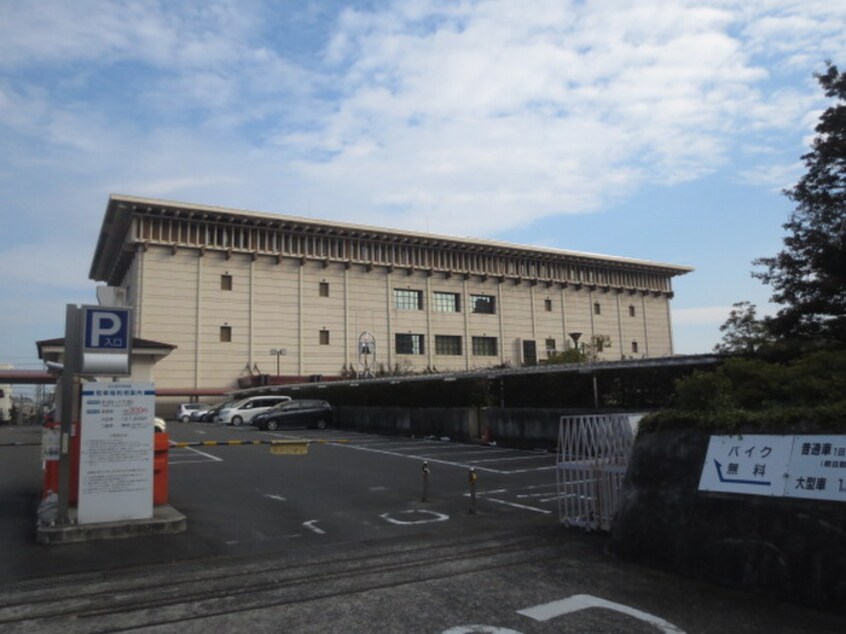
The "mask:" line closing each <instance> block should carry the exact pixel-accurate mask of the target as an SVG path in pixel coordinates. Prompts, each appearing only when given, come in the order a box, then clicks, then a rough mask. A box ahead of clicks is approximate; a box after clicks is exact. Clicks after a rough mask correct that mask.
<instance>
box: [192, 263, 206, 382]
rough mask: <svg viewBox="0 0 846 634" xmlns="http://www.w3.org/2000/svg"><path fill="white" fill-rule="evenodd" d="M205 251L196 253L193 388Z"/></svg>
mask: <svg viewBox="0 0 846 634" xmlns="http://www.w3.org/2000/svg"><path fill="white" fill-rule="evenodd" d="M204 255H205V252H204V251H202V250H201V251H200V252H199V253H198V255H197V293H196V298H195V301H194V388H199V387H200V352H201V351H200V330H201V328H200V320H201V318H202V311H201V309H200V299H201V296H202V290H203V259H204V257H203V256H204Z"/></svg>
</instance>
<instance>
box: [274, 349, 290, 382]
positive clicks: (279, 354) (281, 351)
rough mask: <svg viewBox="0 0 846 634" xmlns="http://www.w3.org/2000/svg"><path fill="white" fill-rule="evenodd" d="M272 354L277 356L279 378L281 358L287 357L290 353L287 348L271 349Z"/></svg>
mask: <svg viewBox="0 0 846 634" xmlns="http://www.w3.org/2000/svg"><path fill="white" fill-rule="evenodd" d="M270 354H272V355H276V376H279V357H283V356H285V355H286V354H288V351H287V350H286V349H285V348H271V349H270Z"/></svg>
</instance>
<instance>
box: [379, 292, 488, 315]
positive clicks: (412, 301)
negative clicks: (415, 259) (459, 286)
mask: <svg viewBox="0 0 846 634" xmlns="http://www.w3.org/2000/svg"><path fill="white" fill-rule="evenodd" d="M394 308H396V309H397V310H423V291H420V290H415V289H409V288H395V289H394ZM432 310H433V311H435V312H438V313H460V312H461V293H445V292H442V291H435V292H434V293H432ZM470 312H473V313H483V314H487V315H493V314H495V313H496V298H495V297H494V296H493V295H475V294H474V295H470Z"/></svg>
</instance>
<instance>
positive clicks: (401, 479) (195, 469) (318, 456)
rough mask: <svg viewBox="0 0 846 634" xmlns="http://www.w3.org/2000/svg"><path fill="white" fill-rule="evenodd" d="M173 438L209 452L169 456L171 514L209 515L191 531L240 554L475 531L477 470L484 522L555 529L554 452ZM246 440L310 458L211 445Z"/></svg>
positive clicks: (216, 435) (173, 432)
mask: <svg viewBox="0 0 846 634" xmlns="http://www.w3.org/2000/svg"><path fill="white" fill-rule="evenodd" d="M168 431H169V432H170V436H171V439H172V440H173V441H174V443H180V442H182V443H186V442H187V443H197V442H202V443H206V444H203V445H201V446H188V447H178V446H175V447H173V448H172V449H171V452H170V479H171V502H172V504H173V506H175V507H176V508H177V509H179V510H181V511H183V512H186V509H187V510H189V511H190V513H187V514H188V515H189V518H190V517H197V514H200V516H203V515H205V514H206V513H211V517H209V522H203V525H202V526H200V525H198V522H197V521H192V522H191V524H192V525H193V527H194V528H193V530H197V531H208V533H205V534H204V537H205V538H206V539H208V540H209V542H210V543H218V544H221V543H222V544H225V545H226V546H227V547H229V548H230V549H231V550H237V549H248V550H253V549H254V548H261V544H262V543H265V542H278V541H284V540H300V541H302V540H305V541H314V540H317V541H320V542H321V543H325V542H329V541H348V540H355V539H361V538H372V537H374V536H375V535H386V534H390V533H391V532H398V533H400V534H407V533H408V532H409V531H415V530H426V531H430V530H437V528H438V525H441V524H444V525H446V524H449V525H454V524H455V523H457V522H469V521H471V518H469V517H467V516H469V515H471V513H470V511H471V509H470V505H471V502H472V499H471V489H470V470H471V469H473V470H474V471H475V473H476V482H475V509H474V510H475V514H474V515H475V516H477V517H475V518H473V519H475V521H476V523H477V524H479V523H486V522H489V521H499V522H510V521H519V520H520V518H526V517H529V518H531V519H530V520H529V521H545V522H549V523H553V524H554V523H555V522H556V521H557V513H558V503H557V485H556V481H555V471H554V462H555V458H554V456H553V455H552V454H549V453H546V452H533V451H521V450H515V449H507V448H501V447H495V446H494V447H492V446H486V445H473V444H465V443H458V442H452V441H451V440H449V439H440V438H400V437H389V436H379V435H374V434H363V433H358V432H353V431H346V430H336V429H326V430H311V429H293V430H292V429H287V430H284V431H275V432H266V431H259V430H257V429H255V428H253V427H250V426H244V427H231V426H226V425H216V424H204V423H175V422H171V423H169V427H168ZM239 440H240V441H256V440H261V441H264V442H270V441H274V440H301V441H306V442H308V443H309V448H308V454H307V455H276V454H274V453H272V452H271V447H270V446H269V445H266V444H262V445H251V444H250V445H228V444H222V445H215V444H212V443H213V442H214V441H219V442H221V443H227V442H230V441H239ZM424 467H425V468H426V469H427V470H428V474H424ZM427 480H428V481H427ZM211 482H214V485H213V486H209V485H210V483H211ZM424 497H425V499H424ZM233 507H237V508H239V509H240V511H239V517H240V518H249V525H250V529H249V530H244V524H243V523H239V524H236V525H229V523H228V522H227V509H229V508H233ZM204 509H205V510H204ZM209 509H216V511H210V510H209ZM251 545H252V546H251Z"/></svg>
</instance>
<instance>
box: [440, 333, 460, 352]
mask: <svg viewBox="0 0 846 634" xmlns="http://www.w3.org/2000/svg"><path fill="white" fill-rule="evenodd" d="M435 354H438V355H459V354H461V337H459V336H456V335H435Z"/></svg>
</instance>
